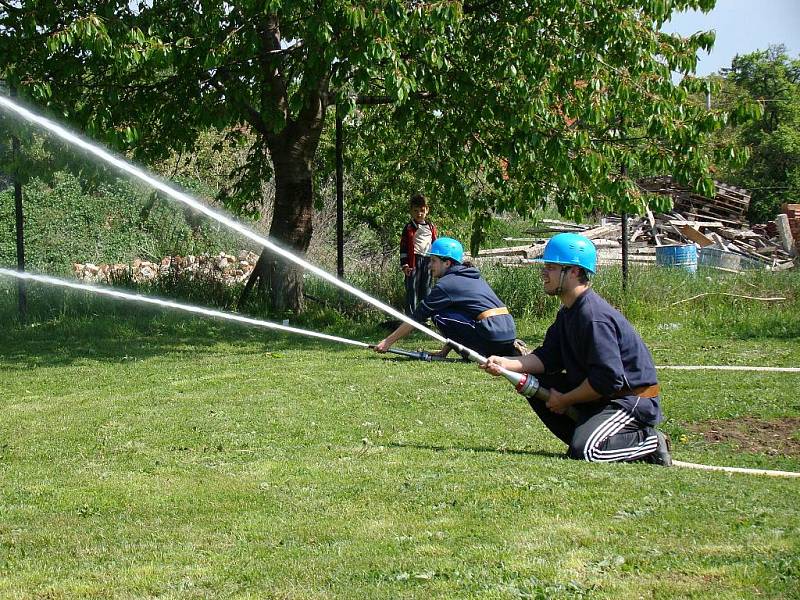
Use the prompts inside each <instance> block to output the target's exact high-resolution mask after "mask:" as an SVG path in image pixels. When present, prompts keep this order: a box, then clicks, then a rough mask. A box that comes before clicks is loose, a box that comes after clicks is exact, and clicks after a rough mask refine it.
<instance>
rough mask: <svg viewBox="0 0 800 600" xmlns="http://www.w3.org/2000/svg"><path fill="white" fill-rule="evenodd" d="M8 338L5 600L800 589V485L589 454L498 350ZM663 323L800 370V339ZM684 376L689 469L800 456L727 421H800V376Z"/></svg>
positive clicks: (143, 334) (670, 410)
mask: <svg viewBox="0 0 800 600" xmlns="http://www.w3.org/2000/svg"><path fill="white" fill-rule="evenodd" d="M117 320H121V321H122V324H121V325H119V326H117V324H116V322H117ZM132 323H135V325H132ZM337 333H341V332H337ZM0 334H2V337H3V338H4V339H3V340H2V342H0V410H2V421H0V422H1V423H2V428H1V429H0V515H1V518H0V596H2V597H5V598H428V597H431V598H653V597H655V598H673V597H696V598H791V597H800V587H799V586H800V500H799V499H798V498H800V480H798V479H780V478H771V477H757V476H752V475H739V474H736V475H732V474H725V473H709V472H703V471H695V470H688V469H683V468H672V469H665V468H660V467H655V466H650V465H641V464H635V465H600V464H586V463H581V462H576V461H569V460H566V459H564V458H563V452H564V447H563V445H562V444H561V443H560V442H558V441H557V440H555V439H554V438H553V437H551V436H550V434H549V433H548V432H547V431H546V430H545V429H544V427H543V426H542V425H541V424H540V423H539V422H538V420H537V419H536V418H535V416H534V414H533V413H532V411H531V410H530V408H529V407H528V406H527V403H526V401H525V400H524V399H523V398H522V397H520V396H518V395H517V394H515V393H514V391H513V389H512V388H511V387H510V385H509V384H507V383H506V382H505V381H504V380H501V379H494V378H490V377H488V376H487V375H485V374H484V373H482V372H480V371H479V370H478V369H477V368H476V367H475V366H474V365H470V364H427V363H419V362H411V361H407V360H405V359H402V358H388V357H380V356H377V355H375V354H374V353H371V352H369V351H365V350H359V349H357V348H355V349H354V348H351V347H347V346H336V345H332V344H326V343H316V342H311V341H308V340H307V339H305V338H298V337H288V336H283V335H276V334H272V333H270V332H261V331H253V330H244V329H242V328H240V327H237V326H226V325H221V324H217V323H211V322H208V321H204V322H198V321H196V320H189V319H185V320H183V319H180V318H178V317H175V318H164V317H161V316H159V315H158V313H155V312H147V311H143V312H142V313H141V315H140V316H138V317H137V316H136V315H135V314H134V315H133V316H127V317H125V318H123V319H119V318H118V317H114V316H113V315H111V316H108V315H102V314H101V315H99V316H97V317H95V320H91V319H86V320H83V321H80V322H58V321H54V322H51V323H46V324H43V325H39V326H36V327H31V326H29V327H26V328H18V327H16V326H15V327H5V326H4V327H3V328H1V329H0ZM365 335H368V333H367V334H365V332H364V330H360V331H359V332H358V333H353V334H352V335H351V336H350V337H354V338H356V339H362V340H365V341H376V339H365V337H364V336H365ZM371 335H372V336H375V337H376V338H377V336H379V335H380V332H378V331H377V330H374V331H373V332H372V333H371ZM645 337H646V339H647V341H648V343H649V344H650V345H651V347H652V348H653V352H654V354H655V357H656V361H657V363H659V364H701V363H700V361H705V362H706V363H708V362H715V363H722V364H731V363H733V364H761V365H772V366H798V365H800V344H798V343H797V339H795V338H791V337H787V338H786V339H780V338H767V339H755V340H741V339H730V338H725V337H713V336H709V335H707V334H703V335H701V334H699V333H697V332H692V331H686V330H679V331H664V332H663V333H659V332H658V331H657V330H654V331H645ZM420 345H424V346H426V347H429V348H432V347H434V346H433V345H432V344H431V343H429V342H426V340H424V339H423V338H421V337H419V338H414V339H412V340H408V344H406V345H405V347H408V348H413V347H417V346H420ZM661 378H662V382H663V385H664V388H665V391H664V404H665V412H666V413H667V415H668V417H669V418H668V421H667V422H666V423H665V424H664V429H665V430H666V431H668V432H669V433H670V434H671V435H672V438H673V440H674V443H675V447H674V456H675V457H676V458H677V459H680V460H686V461H693V462H705V463H713V464H726V465H735V466H752V467H760V468H772V469H782V470H795V471H798V470H800V456H798V455H797V454H793V453H792V452H785V453H782V452H778V453H775V452H755V451H748V450H747V449H743V448H741V447H738V446H736V445H734V444H727V443H724V442H723V443H714V442H712V441H709V440H707V439H706V437H704V436H703V435H702V433H701V432H702V431H703V423H704V422H706V421H708V420H709V419H732V420H734V421H731V422H735V420H736V419H741V418H743V417H750V418H757V419H759V420H762V421H764V422H773V421H777V420H780V419H787V418H797V417H798V416H800V398H799V397H798V391H797V390H798V388H800V374H796V373H794V374H781V373H746V372H682V371H662V372H661ZM794 436H795V438H796V436H797V432H796V431H795V432H794ZM795 441H796V440H795Z"/></svg>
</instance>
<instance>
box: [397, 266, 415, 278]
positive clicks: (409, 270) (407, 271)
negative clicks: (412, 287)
mask: <svg viewBox="0 0 800 600" xmlns="http://www.w3.org/2000/svg"><path fill="white" fill-rule="evenodd" d="M400 268H401V269H403V275H405V276H406V277H410V276H411V273H412V272H413V271H414V269H412V268H411V267H409V266H408V265H403V266H402V267H400Z"/></svg>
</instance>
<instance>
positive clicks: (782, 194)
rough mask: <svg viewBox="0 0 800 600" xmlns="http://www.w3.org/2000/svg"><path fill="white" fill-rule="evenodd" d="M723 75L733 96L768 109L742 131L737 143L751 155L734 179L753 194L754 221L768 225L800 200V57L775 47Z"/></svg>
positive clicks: (737, 62)
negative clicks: (782, 208)
mask: <svg viewBox="0 0 800 600" xmlns="http://www.w3.org/2000/svg"><path fill="white" fill-rule="evenodd" d="M722 74H723V76H724V77H725V81H726V83H727V84H728V87H727V89H726V90H725V91H727V92H728V94H729V96H732V97H745V98H747V99H748V100H750V101H751V102H757V103H759V104H760V105H761V107H762V109H761V111H760V114H759V115H758V117H757V118H754V119H751V120H750V121H748V122H746V123H744V124H743V125H741V126H740V127H739V128H738V129H737V136H736V139H735V141H736V143H738V144H741V145H746V146H749V147H750V148H751V153H750V157H749V160H748V161H747V163H746V164H744V165H743V166H741V167H740V168H734V169H731V170H730V173H729V179H730V180H731V182H733V183H736V184H738V185H741V186H742V187H745V188H747V189H750V190H751V191H752V199H751V203H750V215H749V216H750V219H751V221H754V222H763V221H767V220H770V219H773V218H775V215H776V214H777V213H778V212H779V210H780V205H781V204H783V203H785V202H800V58H791V57H790V56H789V55H788V54H787V52H786V48H785V47H784V46H780V45H778V46H770V47H769V48H768V49H767V50H758V51H756V52H752V53H750V54H745V55H742V56H737V57H736V58H734V60H733V62H732V64H731V67H730V68H729V69H723V71H722ZM724 100H725V101H729V100H728V99H727V98H725V99H724Z"/></svg>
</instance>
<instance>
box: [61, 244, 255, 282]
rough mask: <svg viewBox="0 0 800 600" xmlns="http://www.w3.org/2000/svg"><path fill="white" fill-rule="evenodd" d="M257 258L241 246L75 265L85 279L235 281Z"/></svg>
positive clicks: (98, 280) (251, 266)
mask: <svg viewBox="0 0 800 600" xmlns="http://www.w3.org/2000/svg"><path fill="white" fill-rule="evenodd" d="M257 260H258V255H257V254H255V253H253V252H250V251H248V250H242V251H241V252H239V254H238V256H233V255H231V254H226V253H224V252H220V253H219V254H218V255H215V256H211V255H208V254H201V255H199V256H194V255H191V254H190V255H188V256H166V257H164V258H162V259H161V261H160V262H157V263H156V262H151V261H147V260H142V259H140V258H136V259H134V261H133V262H132V263H130V264H123V263H116V264H101V265H95V264H92V263H74V264H73V265H72V269H73V272H74V273H75V276H76V277H77V278H78V279H80V280H81V281H84V282H86V283H113V282H114V281H115V280H117V281H119V280H125V281H134V282H136V283H144V282H148V281H155V280H157V279H159V278H161V277H189V278H191V277H194V276H197V277H201V278H203V279H211V280H219V281H222V282H224V283H226V284H228V285H234V284H237V283H241V282H243V281H245V280H246V279H247V277H248V276H249V275H250V272H251V271H252V270H253V267H255V265H256V261H257Z"/></svg>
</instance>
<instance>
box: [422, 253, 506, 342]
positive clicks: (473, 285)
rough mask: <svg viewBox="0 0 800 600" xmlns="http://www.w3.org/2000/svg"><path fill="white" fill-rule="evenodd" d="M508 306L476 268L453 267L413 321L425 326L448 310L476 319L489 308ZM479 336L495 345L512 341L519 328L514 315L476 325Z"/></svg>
mask: <svg viewBox="0 0 800 600" xmlns="http://www.w3.org/2000/svg"><path fill="white" fill-rule="evenodd" d="M501 306H505V304H503V303H502V302H501V301H500V298H498V297H497V294H495V293H494V291H493V290H492V288H490V287H489V284H488V283H486V281H485V280H484V279H483V278H482V277H481V274H480V273H479V272H478V270H477V269H476V268H475V267H466V266H464V265H453V266H452V267H450V268H449V269H447V272H446V273H445V274H444V276H442V277H440V278H439V281H438V282H437V283H436V285H435V286H433V289H432V290H431V293H430V294H428V296H427V297H426V298H425V299H424V300H423V301H422V302H420V303H419V305H418V306H417V309H416V310H415V311H414V314H413V318H414V319H415V320H416V321H419V322H420V323H424V322H425V321H426V320H428V319H429V318H430V317H432V316H433V315H436V314H439V313H441V312H445V311H452V312H457V313H460V314H462V315H464V316H465V317H466V318H467V319H471V320H474V319H475V317H477V316H478V315H479V314H481V313H482V312H483V311H485V310H489V309H490V308H500V307H501ZM475 329H476V331H477V333H478V334H479V335H480V336H481V337H483V338H484V339H486V340H489V341H492V342H507V341H513V340H514V339H516V337H517V326H516V324H515V323H514V318H513V317H512V316H511V315H496V316H493V317H489V318H487V319H483V320H481V321H478V322H476V323H475Z"/></svg>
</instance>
